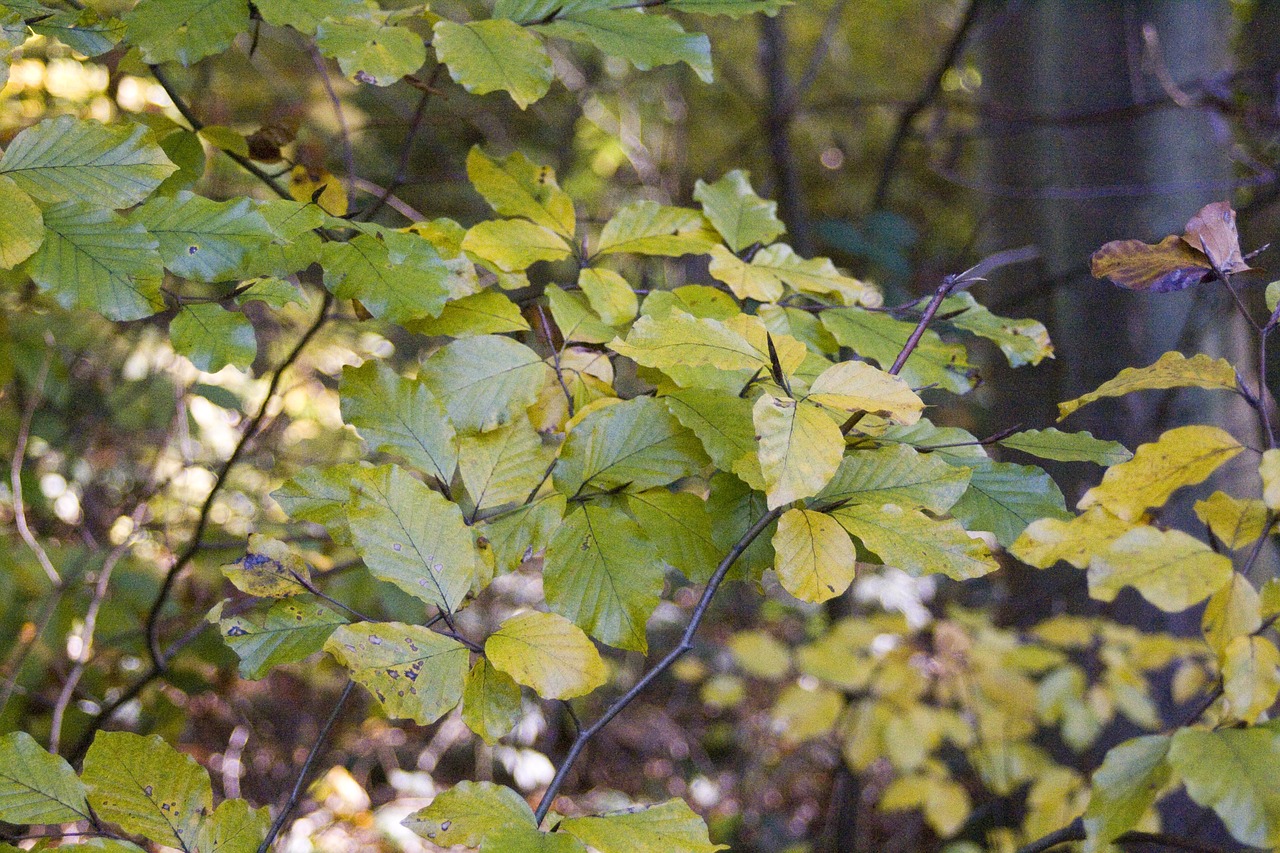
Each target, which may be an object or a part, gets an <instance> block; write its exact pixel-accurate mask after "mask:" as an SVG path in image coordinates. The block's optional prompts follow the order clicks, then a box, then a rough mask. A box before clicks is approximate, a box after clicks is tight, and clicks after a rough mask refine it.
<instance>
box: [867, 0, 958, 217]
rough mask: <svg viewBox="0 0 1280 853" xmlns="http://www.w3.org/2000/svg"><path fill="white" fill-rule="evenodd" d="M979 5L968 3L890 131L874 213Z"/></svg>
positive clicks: (937, 90)
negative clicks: (922, 83) (935, 63)
mask: <svg viewBox="0 0 1280 853" xmlns="http://www.w3.org/2000/svg"><path fill="white" fill-rule="evenodd" d="M981 5H982V0H970V2H969V6H968V8H967V9H965V12H964V17H963V18H961V19H960V26H959V27H957V28H956V32H955V35H953V36H952V37H951V41H950V43H948V45H947V51H946V53H945V54H944V55H943V57H942V61H941V62H939V63H938V67H937V68H935V69H934V70H933V74H931V75H930V76H929V79H928V80H927V81H926V82H925V87H924V89H923V90H922V91H921V92H920V95H919V96H918V97H917V98H916V99H915V100H914V101H912V102H911V104H910V105H909V106H908V107H907V108H906V109H905V110H903V111H902V115H901V116H899V117H898V126H897V128H896V129H895V130H894V132H893V139H892V140H890V142H889V150H888V152H887V153H886V154H885V156H884V165H882V166H881V167H880V179H879V180H878V181H877V182H876V191H875V195H874V196H873V197H872V201H871V207H872V209H873V210H878V209H881V208H883V207H884V206H885V202H886V201H888V199H889V187H890V186H891V185H892V184H893V178H894V176H895V174H896V173H897V171H898V159H899V158H900V157H901V156H902V147H903V146H904V145H905V144H906V141H907V135H908V134H909V133H911V125H912V124H914V123H915V120H916V117H917V116H919V115H920V113H922V112H924V111H925V109H926V108H927V107H928V106H929V104H931V103H933V99H934V98H936V97H937V96H938V92H939V91H940V90H941V89H942V80H943V78H944V77H946V75H947V71H949V70H950V69H951V66H952V65H955V63H956V60H957V59H958V58H959V57H960V51H961V50H963V49H964V45H965V41H966V40H967V39H968V37H969V30H970V29H972V28H973V24H974V22H975V21H976V20H977V19H978V9H979V7H980V6H981Z"/></svg>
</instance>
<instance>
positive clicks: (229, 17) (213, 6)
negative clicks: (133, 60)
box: [124, 0, 249, 66]
mask: <svg viewBox="0 0 1280 853" xmlns="http://www.w3.org/2000/svg"><path fill="white" fill-rule="evenodd" d="M124 22H125V25H126V26H127V27H128V37H129V41H130V43H132V44H135V45H137V46H138V47H139V48H141V50H142V61H143V62H149V63H152V64H157V65H158V64H160V63H162V62H169V61H175V60H176V61H177V62H181V63H182V64H183V65H188V66H189V65H194V64H195V63H196V62H198V61H199V60H201V59H203V58H205V57H206V56H212V55H213V54H215V53H222V52H223V51H224V50H226V49H227V48H229V47H230V46H231V41H232V39H234V38H235V37H236V36H238V35H239V34H240V33H242V32H244V31H246V30H248V29H249V3H248V0H138V5H136V6H134V7H133V8H132V9H130V10H129V11H128V12H125V14H124Z"/></svg>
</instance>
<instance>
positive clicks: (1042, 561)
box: [1009, 506, 1133, 569]
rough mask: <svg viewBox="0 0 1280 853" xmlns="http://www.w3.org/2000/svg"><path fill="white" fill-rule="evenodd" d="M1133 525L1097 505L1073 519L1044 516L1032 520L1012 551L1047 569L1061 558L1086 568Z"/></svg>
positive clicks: (1022, 559) (1024, 560)
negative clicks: (1095, 556) (1091, 560)
mask: <svg viewBox="0 0 1280 853" xmlns="http://www.w3.org/2000/svg"><path fill="white" fill-rule="evenodd" d="M1132 528H1133V524H1132V523H1130V522H1128V521H1124V520H1123V519H1120V518H1117V517H1116V516H1114V515H1112V514H1111V513H1109V512H1107V511H1106V510H1105V509H1103V508H1102V507H1100V506H1095V507H1091V508H1090V509H1089V510H1087V511H1086V512H1084V513H1082V514H1081V515H1078V516H1076V517H1075V518H1073V519H1071V520H1070V521H1062V520H1060V519H1057V518H1042V519H1039V520H1038V521H1033V522H1031V524H1029V525H1027V529H1026V530H1024V531H1022V535H1021V536H1019V537H1018V539H1017V541H1016V542H1014V543H1013V545H1012V546H1010V548H1009V553H1011V554H1013V556H1015V557H1017V558H1018V559H1019V560H1021V561H1022V562H1024V563H1027V564H1028V565H1032V566H1035V567H1036V568H1038V569H1047V568H1049V567H1050V566H1052V565H1053V564H1054V563H1056V562H1058V561H1059V560H1063V561H1065V562H1068V563H1070V564H1071V565H1073V566H1075V567H1076V568H1077V569H1083V568H1087V567H1088V565H1089V560H1090V559H1092V558H1093V555H1094V554H1099V553H1101V552H1102V551H1105V550H1106V548H1107V546H1109V545H1110V544H1111V543H1112V542H1114V541H1115V540H1116V539H1118V538H1119V537H1120V536H1123V535H1124V534H1125V533H1127V532H1128V531H1129V530H1130V529H1132Z"/></svg>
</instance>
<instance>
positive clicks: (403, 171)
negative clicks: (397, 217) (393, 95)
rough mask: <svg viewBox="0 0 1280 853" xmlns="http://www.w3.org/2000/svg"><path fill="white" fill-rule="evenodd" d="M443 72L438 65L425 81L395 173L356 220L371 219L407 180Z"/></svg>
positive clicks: (442, 67)
mask: <svg viewBox="0 0 1280 853" xmlns="http://www.w3.org/2000/svg"><path fill="white" fill-rule="evenodd" d="M443 70H444V64H443V63H441V64H438V65H436V67H435V68H434V69H432V71H431V76H430V77H429V78H428V79H427V84H426V86H425V87H424V88H423V89H422V97H421V98H419V99H418V106H417V107H415V108H414V111H413V118H411V119H409V131H408V133H406V134H405V137H404V142H402V143H400V157H399V159H398V160H397V162H396V172H395V174H394V175H392V176H391V180H390V181H388V182H387V187H386V189H385V190H384V191H383V193H382V195H380V196H378V200H377V201H375V202H374V203H373V204H371V205H369V207H367V208H365V209H364V210H362V211H361V212H360V213H359V215H357V216H356V219H359V220H363V221H368V220H370V219H372V218H373V216H374V214H376V213H377V212H378V211H379V210H381V209H382V207H383V205H386V204H389V203H390V202H391V197H392V196H393V195H394V194H395V192H396V190H398V189H400V187H402V186H404V183H405V181H407V180H408V179H409V158H410V157H412V156H413V143H414V141H415V140H416V139H417V138H418V132H419V131H420V130H421V129H422V125H423V119H424V118H426V115H427V102H428V101H430V100H431V95H432V93H433V92H435V91H436V88H435V87H436V83H437V82H438V81H439V79H440V73H441V72H442V71H443Z"/></svg>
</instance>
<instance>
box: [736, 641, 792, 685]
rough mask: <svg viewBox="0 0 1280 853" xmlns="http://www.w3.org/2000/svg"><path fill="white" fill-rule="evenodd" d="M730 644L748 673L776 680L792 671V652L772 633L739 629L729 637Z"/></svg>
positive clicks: (739, 663)
mask: <svg viewBox="0 0 1280 853" xmlns="http://www.w3.org/2000/svg"><path fill="white" fill-rule="evenodd" d="M728 646H729V651H731V652H733V657H734V659H735V660H736V661H737V662H738V668H739V669H741V670H742V671H743V672H745V673H746V674H747V675H752V676H755V677H756V678H763V679H766V680H768V681H776V680H778V679H779V678H782V677H783V676H784V675H786V674H787V673H788V672H790V671H791V652H789V651H788V650H787V647H786V646H785V645H783V644H782V643H781V642H780V641H778V640H777V639H776V638H774V636H773V635H772V634H766V633H765V632H764V631H739V632H738V633H736V634H734V635H733V636H732V637H730V638H729V643H728Z"/></svg>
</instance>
